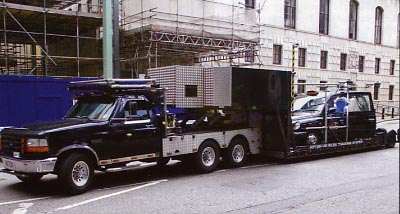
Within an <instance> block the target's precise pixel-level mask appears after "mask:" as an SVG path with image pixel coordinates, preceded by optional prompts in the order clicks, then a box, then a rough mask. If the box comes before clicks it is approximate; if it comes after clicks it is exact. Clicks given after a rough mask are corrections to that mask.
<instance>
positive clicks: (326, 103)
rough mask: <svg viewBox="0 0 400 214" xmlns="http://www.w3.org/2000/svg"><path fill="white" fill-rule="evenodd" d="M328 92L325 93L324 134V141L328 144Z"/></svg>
mask: <svg viewBox="0 0 400 214" xmlns="http://www.w3.org/2000/svg"><path fill="white" fill-rule="evenodd" d="M327 93H328V91H325V121H324V123H325V133H324V138H325V139H324V141H325V143H328V100H327V99H328V98H327V96H326V95H327Z"/></svg>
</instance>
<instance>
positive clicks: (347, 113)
mask: <svg viewBox="0 0 400 214" xmlns="http://www.w3.org/2000/svg"><path fill="white" fill-rule="evenodd" d="M346 85H347V97H346V106H347V110H346V142H348V141H349V99H350V98H349V88H350V87H349V83H347V84H346Z"/></svg>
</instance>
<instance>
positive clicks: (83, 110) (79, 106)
mask: <svg viewBox="0 0 400 214" xmlns="http://www.w3.org/2000/svg"><path fill="white" fill-rule="evenodd" d="M114 103H115V99H93V98H90V99H79V100H78V102H77V103H76V104H75V105H74V106H73V107H72V109H71V110H70V111H69V112H68V114H67V115H66V116H65V118H88V119H91V120H108V119H109V118H110V116H111V113H112V112H113V110H114Z"/></svg>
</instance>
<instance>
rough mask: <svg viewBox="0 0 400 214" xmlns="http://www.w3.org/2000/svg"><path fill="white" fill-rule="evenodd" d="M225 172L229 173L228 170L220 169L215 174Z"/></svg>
mask: <svg viewBox="0 0 400 214" xmlns="http://www.w3.org/2000/svg"><path fill="white" fill-rule="evenodd" d="M225 171H227V170H226V169H220V170H217V171H215V172H225Z"/></svg>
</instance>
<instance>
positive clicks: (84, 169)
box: [72, 161, 90, 186]
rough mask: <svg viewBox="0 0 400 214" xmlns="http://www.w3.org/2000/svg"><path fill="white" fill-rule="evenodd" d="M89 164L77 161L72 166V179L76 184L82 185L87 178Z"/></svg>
mask: <svg viewBox="0 0 400 214" xmlns="http://www.w3.org/2000/svg"><path fill="white" fill-rule="evenodd" d="M89 173H90V172H89V166H88V164H87V163H86V162H84V161H78V162H76V163H75V165H74V166H73V168H72V181H73V182H74V184H75V185H76V186H84V185H85V184H86V183H87V182H88V180H89V175H90V174H89Z"/></svg>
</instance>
